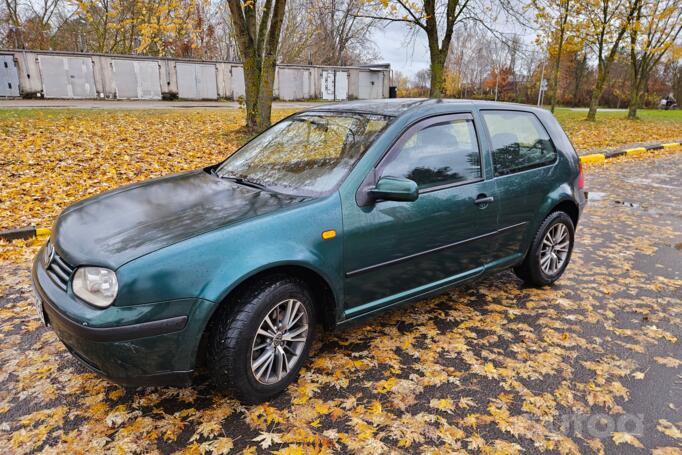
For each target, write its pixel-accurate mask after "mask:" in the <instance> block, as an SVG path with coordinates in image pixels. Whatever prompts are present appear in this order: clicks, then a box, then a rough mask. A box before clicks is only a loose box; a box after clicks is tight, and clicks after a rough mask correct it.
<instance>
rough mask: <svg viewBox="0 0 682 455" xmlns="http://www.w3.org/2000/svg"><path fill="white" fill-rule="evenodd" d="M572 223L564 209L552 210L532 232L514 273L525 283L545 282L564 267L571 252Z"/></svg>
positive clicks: (557, 276) (548, 281) (556, 277)
mask: <svg viewBox="0 0 682 455" xmlns="http://www.w3.org/2000/svg"><path fill="white" fill-rule="evenodd" d="M574 235H575V227H574V226H573V221H572V220H571V217H570V216H568V214H567V213H565V212H552V213H550V214H549V216H548V217H547V218H545V220H544V221H543V222H542V225H541V226H540V228H539V229H538V232H537V233H536V234H535V237H534V239H533V242H532V244H531V247H530V249H529V250H528V253H527V254H526V258H525V259H524V260H523V262H522V263H521V264H520V265H518V266H516V267H514V273H516V276H518V277H519V278H521V279H522V280H523V281H525V282H526V283H528V284H531V285H534V286H547V285H550V284H552V283H554V282H555V281H556V280H558V279H559V278H560V277H561V275H562V274H563V273H564V270H566V267H567V266H568V263H569V262H570V260H571V253H572V252H573V241H574Z"/></svg>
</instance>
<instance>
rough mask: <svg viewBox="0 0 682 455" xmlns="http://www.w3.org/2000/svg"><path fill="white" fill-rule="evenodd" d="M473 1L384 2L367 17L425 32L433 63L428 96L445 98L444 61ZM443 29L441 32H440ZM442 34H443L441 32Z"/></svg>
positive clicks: (423, 0)
mask: <svg viewBox="0 0 682 455" xmlns="http://www.w3.org/2000/svg"><path fill="white" fill-rule="evenodd" d="M470 2H471V0H441V1H439V0H422V1H421V2H420V1H414V2H410V1H408V0H393V1H389V0H382V1H381V2H380V3H379V4H378V5H377V8H376V10H377V13H376V14H374V15H367V14H363V16H364V17H368V18H372V19H380V20H384V21H389V22H403V23H407V24H410V25H412V26H414V27H417V28H418V29H420V30H423V31H424V33H426V37H427V40H428V44H429V57H430V60H431V65H430V71H431V83H430V90H429V96H430V97H431V98H440V97H441V96H443V81H444V76H445V60H446V58H447V56H448V52H449V50H450V43H451V41H452V36H453V31H454V28H455V24H457V23H458V22H459V21H460V20H463V19H465V18H466V17H467V16H466V14H465V13H466V12H467V11H468V10H469V9H470V7H471V5H470ZM439 25H440V26H439ZM439 29H440V30H439ZM441 31H442V33H441Z"/></svg>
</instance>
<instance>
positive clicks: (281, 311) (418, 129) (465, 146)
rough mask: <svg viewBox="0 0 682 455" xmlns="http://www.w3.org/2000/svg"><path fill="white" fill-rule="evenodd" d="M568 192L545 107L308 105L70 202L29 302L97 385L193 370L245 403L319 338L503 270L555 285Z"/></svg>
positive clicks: (579, 198) (565, 148) (577, 178)
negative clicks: (180, 165) (227, 143)
mask: <svg viewBox="0 0 682 455" xmlns="http://www.w3.org/2000/svg"><path fill="white" fill-rule="evenodd" d="M583 183H584V178H583V173H582V169H581V166H580V162H579V159H578V156H577V154H576V152H575V150H574V149H573V146H572V145H571V143H570V141H569V139H568V137H567V136H566V134H565V133H564V132H563V130H562V129H561V127H560V126H559V123H558V122H557V121H556V119H555V118H554V117H553V116H552V115H551V114H550V113H549V112H547V111H544V110H541V109H536V108H532V107H528V106H522V105H513V104H505V103H491V102H479V101H464V100H459V101H455V100H452V101H445V100H405V99H398V100H377V101H354V102H347V103H339V104H333V105H327V106H320V107H316V108H314V109H310V110H307V111H304V112H299V113H297V114H294V115H292V116H290V117H287V118H285V119H284V120H282V121H280V122H278V123H276V124H275V125H273V126H272V127H271V128H270V129H268V130H266V131H265V132H263V133H262V134H260V135H258V136H256V137H255V138H254V139H252V140H251V141H249V142H248V143H246V144H245V145H244V146H242V147H241V148H240V149H239V150H237V151H236V152H235V153H234V154H232V155H231V156H229V157H228V158H227V159H226V160H225V161H223V162H221V163H218V164H215V165H208V166H207V167H205V168H203V169H198V170H194V171H190V172H183V173H179V174H175V175H170V176H166V177H161V178H157V179H154V180H149V181H146V182H142V183H136V184H132V185H128V186H123V187H121V188H118V189H115V190H113V191H109V192H106V193H103V194H100V195H97V196H95V197H91V198H89V199H86V200H83V201H80V202H77V203H75V204H73V205H71V206H70V207H68V208H66V209H65V210H64V211H63V212H62V213H61V214H60V216H59V217H58V219H57V220H56V222H55V225H54V228H53V230H52V235H51V238H50V239H49V240H48V242H47V243H46V244H45V246H44V247H42V248H41V250H40V252H39V253H38V255H37V257H36V259H35V262H34V266H33V272H32V277H33V285H34V290H35V295H36V308H37V311H38V314H39V315H40V317H41V318H43V320H44V321H45V322H46V323H47V324H48V325H49V326H51V327H52V329H53V330H54V331H55V332H56V334H57V335H58V337H59V338H60V339H61V341H62V342H63V343H64V345H65V346H66V347H67V349H68V350H69V351H70V352H71V353H72V354H73V355H74V356H75V357H77V358H78V359H79V360H80V361H82V362H83V363H84V364H85V365H86V366H87V367H89V368H90V369H92V370H94V371H96V372H97V373H99V374H101V375H102V376H104V377H106V378H109V379H110V380H111V381H113V382H116V383H120V384H123V385H126V386H136V385H168V384H171V385H184V384H189V383H190V382H191V380H192V377H193V372H194V371H195V369H196V368H197V366H198V365H202V366H205V368H206V370H207V371H208V372H209V374H210V377H211V378H212V381H213V383H214V384H215V386H216V388H218V389H220V390H224V391H227V392H229V393H231V394H232V395H234V396H236V397H237V398H239V399H241V400H242V401H244V402H248V403H253V402H260V401H263V400H267V399H269V398H272V397H274V396H275V395H276V394H278V393H280V392H281V391H282V390H284V389H285V388H286V386H287V385H288V384H289V383H290V382H291V381H292V380H294V379H295V378H296V375H297V372H298V371H299V369H300V368H301V365H302V364H303V363H304V362H305V360H306V357H307V355H308V352H309V350H310V346H311V343H312V341H313V339H314V337H315V334H316V331H317V330H318V329H324V330H332V329H334V328H337V327H340V326H344V325H346V324H349V323H351V322H353V321H358V320H360V319H362V318H365V317H368V316H370V315H374V314H377V313H379V312H381V311H383V310H386V309H387V308H391V307H394V306H396V305H398V304H402V303H406V302H410V301H415V300H419V299H424V298H425V297H428V296H430V295H434V294H436V293H441V292H444V291H446V290H447V289H449V288H451V287H453V286H457V285H461V284H462V283H466V282H470V281H472V280H474V279H477V278H480V277H482V276H484V275H487V274H489V273H492V272H495V271H499V270H502V269H506V268H513V270H514V272H515V273H516V275H518V277H519V278H520V279H521V280H523V281H524V282H526V283H527V284H529V285H535V286H547V285H551V284H552V283H554V282H555V281H556V280H557V279H559V277H560V276H561V275H562V274H563V273H564V271H565V270H566V267H567V266H568V264H569V261H570V259H571V252H572V249H573V242H574V233H575V229H576V226H577V224H578V219H579V218H580V215H581V213H582V210H583V208H584V206H585V204H586V198H585V195H584V193H583V191H582V190H583Z"/></svg>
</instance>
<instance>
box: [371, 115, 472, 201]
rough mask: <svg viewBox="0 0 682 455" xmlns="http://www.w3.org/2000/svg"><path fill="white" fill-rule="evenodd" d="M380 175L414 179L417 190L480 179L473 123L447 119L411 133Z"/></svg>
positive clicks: (464, 120)
mask: <svg viewBox="0 0 682 455" xmlns="http://www.w3.org/2000/svg"><path fill="white" fill-rule="evenodd" d="M408 134H409V133H408ZM381 176H382V177H401V178H407V179H410V180H414V181H415V182H417V184H418V185H419V188H429V187H433V186H439V185H447V184H450V183H457V182H465V181H467V180H473V179H479V178H481V159H480V155H479V151H478V142H477V141H476V130H475V129H474V124H473V122H472V121H471V120H467V119H457V120H449V121H444V122H442V123H435V124H432V125H429V126H427V127H425V128H424V129H422V130H419V131H417V132H416V133H413V134H412V135H411V136H410V137H409V138H408V139H407V140H406V141H405V142H403V143H402V145H400V148H399V150H397V151H396V153H395V154H394V155H393V156H392V158H391V159H390V161H389V162H388V164H386V165H385V167H384V168H383V170H382V172H381Z"/></svg>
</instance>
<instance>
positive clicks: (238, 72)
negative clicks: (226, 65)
mask: <svg viewBox="0 0 682 455" xmlns="http://www.w3.org/2000/svg"><path fill="white" fill-rule="evenodd" d="M230 71H231V73H232V99H233V100H236V99H237V98H239V97H240V96H241V97H244V96H246V85H245V84H244V68H242V67H241V66H233V67H232V69H231V70H230Z"/></svg>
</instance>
